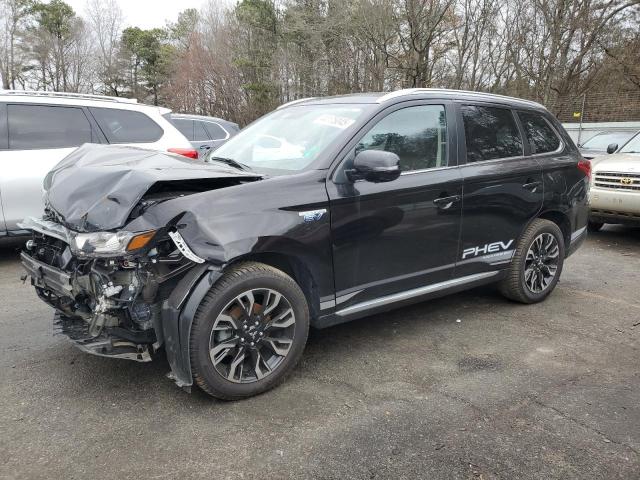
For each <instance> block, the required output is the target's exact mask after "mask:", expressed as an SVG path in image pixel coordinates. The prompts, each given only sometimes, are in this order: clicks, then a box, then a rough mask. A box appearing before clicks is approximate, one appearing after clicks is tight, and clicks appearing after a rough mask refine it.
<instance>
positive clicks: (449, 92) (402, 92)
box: [377, 88, 544, 108]
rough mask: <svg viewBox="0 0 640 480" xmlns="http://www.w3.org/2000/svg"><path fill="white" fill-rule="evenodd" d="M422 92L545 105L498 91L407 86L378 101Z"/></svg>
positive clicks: (381, 101)
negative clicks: (459, 94)
mask: <svg viewBox="0 0 640 480" xmlns="http://www.w3.org/2000/svg"><path fill="white" fill-rule="evenodd" d="M420 93H441V94H446V95H455V94H456V93H462V94H464V95H475V96H478V97H485V98H486V97H494V98H504V99H508V100H517V101H519V102H522V103H526V104H529V105H533V106H536V107H543V105H541V104H539V103H537V102H534V101H533V100H525V99H523V98H517V97H509V96H507V95H498V94H497V93H484V92H472V91H470V90H452V89H449V88H405V89H403V90H396V91H395V92H389V93H387V94H385V95H382V96H381V97H379V98H378V100H377V102H378V103H383V102H386V101H387V100H391V99H393V98H397V97H403V96H405V95H418V94H420ZM543 108H544V107H543Z"/></svg>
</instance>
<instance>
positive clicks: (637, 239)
mask: <svg viewBox="0 0 640 480" xmlns="http://www.w3.org/2000/svg"><path fill="white" fill-rule="evenodd" d="M589 237H591V238H593V239H595V240H600V241H602V240H608V241H609V240H615V241H619V242H621V243H629V244H634V245H637V244H638V243H640V227H627V226H624V225H605V226H604V227H602V230H600V231H599V232H589Z"/></svg>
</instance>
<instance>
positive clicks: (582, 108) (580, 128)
mask: <svg viewBox="0 0 640 480" xmlns="http://www.w3.org/2000/svg"><path fill="white" fill-rule="evenodd" d="M586 98H587V94H586V92H585V93H583V94H582V107H580V127H578V145H580V137H582V117H584V102H585V100H586Z"/></svg>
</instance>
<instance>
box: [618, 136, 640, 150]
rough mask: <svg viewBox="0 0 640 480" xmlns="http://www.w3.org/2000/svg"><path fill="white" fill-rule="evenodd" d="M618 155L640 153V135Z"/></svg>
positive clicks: (629, 142) (628, 143)
mask: <svg viewBox="0 0 640 480" xmlns="http://www.w3.org/2000/svg"><path fill="white" fill-rule="evenodd" d="M618 153H640V134H636V136H635V137H633V138H632V139H631V140H629V141H628V142H627V143H626V144H625V145H624V146H623V147H622V148H621V149H620V150H619V151H618Z"/></svg>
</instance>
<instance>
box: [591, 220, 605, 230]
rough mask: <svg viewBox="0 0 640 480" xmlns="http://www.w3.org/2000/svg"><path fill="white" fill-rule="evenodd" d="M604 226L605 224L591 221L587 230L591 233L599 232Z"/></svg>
mask: <svg viewBox="0 0 640 480" xmlns="http://www.w3.org/2000/svg"><path fill="white" fill-rule="evenodd" d="M603 226H604V223H602V222H592V221H591V220H589V223H587V230H588V231H590V232H599V231H600V230H601V229H602V227H603Z"/></svg>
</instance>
